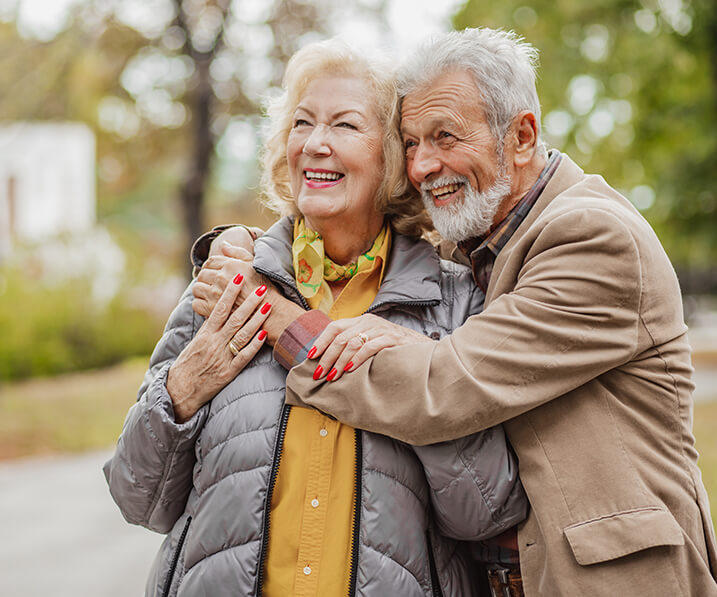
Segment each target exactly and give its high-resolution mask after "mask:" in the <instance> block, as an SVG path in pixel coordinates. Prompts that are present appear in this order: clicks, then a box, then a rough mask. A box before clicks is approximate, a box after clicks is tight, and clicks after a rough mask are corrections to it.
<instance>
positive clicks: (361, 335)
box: [356, 332, 368, 344]
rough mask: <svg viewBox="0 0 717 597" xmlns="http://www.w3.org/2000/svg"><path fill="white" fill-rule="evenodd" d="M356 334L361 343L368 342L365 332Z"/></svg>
mask: <svg viewBox="0 0 717 597" xmlns="http://www.w3.org/2000/svg"><path fill="white" fill-rule="evenodd" d="M356 336H357V337H358V339H359V340H361V344H366V342H368V336H367V335H366V334H364V333H363V332H360V333H358V334H356Z"/></svg>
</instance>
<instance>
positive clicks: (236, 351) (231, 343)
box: [229, 338, 239, 356]
mask: <svg viewBox="0 0 717 597" xmlns="http://www.w3.org/2000/svg"><path fill="white" fill-rule="evenodd" d="M229 350H230V351H231V353H232V354H233V355H234V356H237V355H238V354H239V348H238V347H237V345H236V344H234V339H233V338H232V339H231V340H229Z"/></svg>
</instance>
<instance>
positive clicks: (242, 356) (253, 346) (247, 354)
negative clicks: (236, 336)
mask: <svg viewBox="0 0 717 597" xmlns="http://www.w3.org/2000/svg"><path fill="white" fill-rule="evenodd" d="M266 336H267V334H266V331H265V330H261V331H259V333H258V334H255V335H254V336H253V337H252V338H250V340H249V343H247V344H246V345H244V347H243V348H238V347H237V348H231V346H232V345H233V346H235V347H236V346H237V345H236V343H235V342H234V340H231V341H230V342H229V346H230V351H231V353H232V354H233V355H234V358H233V359H232V368H233V369H234V370H235V376H236V374H238V373H239V372H240V371H241V370H242V369H244V367H246V366H247V365H248V364H249V363H250V362H251V360H252V359H253V358H254V357H255V356H256V354H257V353H258V352H259V351H260V350H261V347H262V346H264V343H265V342H266Z"/></svg>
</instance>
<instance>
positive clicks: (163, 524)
mask: <svg viewBox="0 0 717 597" xmlns="http://www.w3.org/2000/svg"><path fill="white" fill-rule="evenodd" d="M201 321H202V320H201V318H199V317H198V316H196V315H195V314H194V312H193V311H192V294H191V290H190V289H189V288H188V289H187V291H186V292H185V293H184V294H183V295H182V298H181V299H180V301H179V304H178V305H177V307H176V308H175V309H174V311H173V312H172V314H171V315H170V317H169V321H168V323H167V326H166V328H165V330H164V334H163V335H162V338H161V339H160V341H159V343H158V344H157V346H156V347H155V349H154V352H153V353H152V357H151V358H150V363H149V369H148V370H147V373H146V374H145V377H144V381H143V383H142V385H141V387H140V389H139V392H138V399H137V402H136V403H135V404H134V405H133V406H132V408H130V410H129V412H128V414H127V418H126V419H125V422H124V426H123V428H122V434H121V435H120V438H119V440H118V442H117V447H116V449H115V453H114V455H113V456H112V458H111V459H110V460H109V461H108V462H107V463H106V464H105V465H104V469H103V470H104V473H105V477H106V479H107V483H108V484H109V489H110V493H111V494H112V498H113V499H114V500H115V502H116V503H117V505H118V506H119V508H120V510H121V512H122V515H123V516H124V517H125V519H126V520H127V521H128V522H130V523H133V524H138V525H142V526H144V527H147V528H149V529H151V530H153V531H157V532H160V533H167V532H169V530H170V529H171V528H172V525H174V523H175V522H176V521H177V519H178V518H179V517H180V515H181V514H182V512H183V511H184V508H185V505H186V502H187V498H188V496H189V492H190V490H191V488H192V470H193V467H194V463H195V455H194V444H195V441H196V439H197V436H198V435H199V433H200V432H201V430H202V427H203V425H204V422H205V420H206V417H207V412H208V407H207V406H206V405H205V406H203V407H202V408H201V409H199V411H197V413H195V415H194V416H193V417H192V418H191V419H189V420H188V421H186V422H184V423H182V424H179V423H177V422H176V421H175V419H174V407H173V405H172V399H171V397H170V396H169V393H168V392H167V387H166V381H167V372H168V371H169V367H170V365H171V364H172V363H173V362H174V360H175V359H176V357H177V355H178V354H179V353H180V352H181V351H182V350H183V348H184V347H185V346H186V345H187V344H188V343H189V341H190V340H191V338H192V337H193V336H194V333H195V332H196V330H197V329H198V327H199V325H200V323H201Z"/></svg>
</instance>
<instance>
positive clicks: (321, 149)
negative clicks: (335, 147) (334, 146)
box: [303, 124, 331, 156]
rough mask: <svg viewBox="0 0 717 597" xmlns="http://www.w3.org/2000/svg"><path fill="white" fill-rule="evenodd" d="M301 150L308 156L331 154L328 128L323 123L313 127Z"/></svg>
mask: <svg viewBox="0 0 717 597" xmlns="http://www.w3.org/2000/svg"><path fill="white" fill-rule="evenodd" d="M303 152H304V153H305V154H306V155H310V156H326V155H331V144H330V142H329V131H328V128H327V127H326V126H325V125H323V124H318V125H316V126H314V127H313V129H312V130H311V134H310V135H309V138H308V139H306V143H304V149H303Z"/></svg>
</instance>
